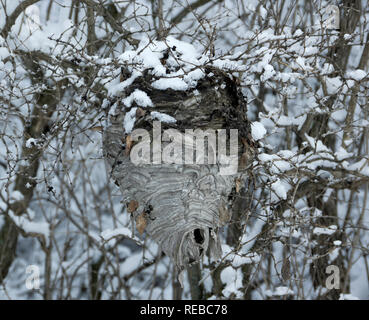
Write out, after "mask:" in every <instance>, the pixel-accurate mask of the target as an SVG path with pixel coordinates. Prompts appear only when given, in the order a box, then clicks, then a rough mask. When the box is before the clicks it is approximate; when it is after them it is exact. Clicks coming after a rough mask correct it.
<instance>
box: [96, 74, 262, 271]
mask: <svg viewBox="0 0 369 320" xmlns="http://www.w3.org/2000/svg"><path fill="white" fill-rule="evenodd" d="M204 71H205V74H206V76H205V77H204V78H203V79H200V80H199V81H198V83H197V86H196V88H193V89H191V90H186V91H176V90H172V89H167V90H158V89H155V88H153V87H152V86H151V83H152V81H153V76H152V75H151V73H150V71H147V72H144V73H143V75H142V76H141V77H138V78H136V79H135V81H134V82H133V83H132V84H131V85H130V86H129V87H127V88H126V89H125V92H124V95H125V96H129V95H130V94H131V93H132V92H133V91H134V90H136V89H139V90H141V91H144V92H145V93H146V94H147V95H148V96H149V97H150V99H151V101H152V102H153V106H152V107H150V108H144V109H140V112H138V111H137V113H136V119H135V123H134V129H137V128H143V129H146V130H147V131H148V132H150V134H152V128H153V121H154V119H153V118H152V116H151V115H150V112H151V111H157V112H160V113H165V114H167V115H169V116H171V117H173V118H175V119H176V120H177V121H176V122H175V123H164V122H163V123H161V126H162V131H164V130H165V129H168V128H175V129H177V130H179V131H181V132H184V129H191V128H193V129H196V128H200V129H203V130H206V129H208V128H212V129H221V128H225V129H235V128H236V129H238V137H239V141H238V149H239V159H240V161H239V166H238V172H237V173H236V174H233V175H220V174H219V165H218V164H214V165H209V164H205V165H196V164H194V165H174V164H161V165H151V164H150V165H147V164H146V165H139V166H137V165H135V164H133V163H132V162H131V160H130V158H129V152H127V150H126V148H127V145H126V142H127V137H128V133H127V132H125V128H124V126H123V122H124V117H125V114H126V113H127V112H129V111H130V110H131V109H132V108H133V107H138V106H137V105H135V103H133V104H132V105H131V107H127V106H125V105H124V103H123V98H116V99H115V100H113V101H112V104H115V107H114V108H115V113H114V115H111V116H110V121H109V125H108V126H107V128H106V129H105V132H104V138H103V151H104V157H105V158H106V160H107V161H108V163H109V164H110V166H111V168H112V171H111V175H112V178H113V179H114V180H115V182H116V184H117V185H119V187H120V190H121V192H122V196H123V201H125V203H127V204H129V203H130V202H131V201H135V202H136V201H137V203H138V206H137V207H136V206H134V209H135V210H134V212H132V215H133V216H134V219H135V220H136V222H137V219H138V218H139V217H140V218H141V219H142V218H144V220H145V221H144V222H145V228H144V231H145V232H146V233H147V235H148V236H149V237H151V238H152V239H153V240H155V241H156V242H157V243H158V244H159V245H160V247H161V249H162V250H163V251H164V253H165V254H166V255H168V256H169V257H171V259H172V261H173V262H174V263H175V265H176V267H177V269H178V270H183V269H184V268H185V267H186V266H188V265H189V264H192V263H196V262H198V261H199V259H200V258H201V257H202V256H203V255H204V254H205V253H206V252H207V251H208V250H209V252H210V255H211V256H212V257H213V258H215V259H219V258H220V257H221V253H222V252H221V245H220V240H219V237H218V230H219V228H220V227H221V226H224V225H226V224H227V223H228V222H229V220H230V218H231V215H232V199H234V197H235V193H236V189H237V188H236V181H237V183H239V184H241V185H242V184H243V182H244V178H245V177H246V168H247V166H248V164H249V163H250V162H252V159H253V155H254V149H255V147H254V142H253V141H252V139H251V136H250V133H249V132H250V125H249V122H248V121H247V119H246V104H245V101H244V99H243V97H242V94H241V93H240V91H239V89H238V87H237V84H236V82H235V81H233V79H232V78H231V77H229V76H228V75H227V74H226V73H225V72H224V71H222V70H218V69H216V68H213V67H212V68H204ZM151 138H152V136H151ZM165 145H166V143H164V142H163V143H162V148H164V147H165ZM205 163H206V159H205Z"/></svg>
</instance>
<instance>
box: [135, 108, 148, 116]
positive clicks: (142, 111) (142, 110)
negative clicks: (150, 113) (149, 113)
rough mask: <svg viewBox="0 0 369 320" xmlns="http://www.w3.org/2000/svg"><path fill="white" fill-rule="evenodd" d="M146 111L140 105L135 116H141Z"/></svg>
mask: <svg viewBox="0 0 369 320" xmlns="http://www.w3.org/2000/svg"><path fill="white" fill-rule="evenodd" d="M145 113H146V111H145V110H144V109H142V108H140V107H138V108H137V110H136V118H141V117H143V116H144V115H145Z"/></svg>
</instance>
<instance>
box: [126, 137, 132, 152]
mask: <svg viewBox="0 0 369 320" xmlns="http://www.w3.org/2000/svg"><path fill="white" fill-rule="evenodd" d="M132 143H133V141H132V137H131V136H130V135H128V136H127V138H126V152H125V153H126V156H128V155H129V153H130V152H131V148H132Z"/></svg>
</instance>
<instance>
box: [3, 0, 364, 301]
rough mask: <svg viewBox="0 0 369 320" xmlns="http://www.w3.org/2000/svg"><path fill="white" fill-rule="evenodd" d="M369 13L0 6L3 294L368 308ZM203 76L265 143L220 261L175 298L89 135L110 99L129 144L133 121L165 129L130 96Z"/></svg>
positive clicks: (104, 1) (302, 6)
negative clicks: (33, 280) (33, 272)
mask: <svg viewBox="0 0 369 320" xmlns="http://www.w3.org/2000/svg"><path fill="white" fill-rule="evenodd" d="M336 4H338V9H339V12H340V19H339V26H340V29H339V30H337V19H332V16H331V14H332V12H333V13H337V12H336V11H335V10H332V7H331V5H336ZM368 17H369V7H368V3H367V1H364V0H355V1H348V0H341V1H328V0H315V1H313V0H311V1H308V0H288V1H284V0H262V1H257V0H252V1H242V0H227V1H222V2H218V1H207V0H204V1H192V0H191V1H182V0H179V1H162V0H157V1H145V0H139V1H119V0H81V1H71V0H65V1H52V0H40V1H37V0H16V1H15V0H3V1H1V2H0V298H1V299H10V298H11V299H28V298H29V299H43V298H44V299H172V298H183V299H191V298H197V299H199V298H201V299H287V298H291V299H356V298H360V299H368V298H369V261H368V247H369V232H368V231H369V229H368V228H369V213H368V210H369V205H368V199H367V197H368V181H369V163H368V161H369V158H368V147H369V145H368V144H369V140H368V126H369V122H368V120H369V118H368V113H369V109H368V98H369V95H368V91H367V90H368V71H367V70H368V65H367V64H368V59H369V36H368V21H367V20H368ZM336 18H337V17H336ZM173 47H175V50H174V51H175V52H176V53H177V54H178V56H175V55H171V54H170V55H169V56H168V57H167V58H166V61H165V64H164V63H163V61H162V59H163V58H164V56H163V52H164V51H165V50H167V49H171V50H173ZM205 66H214V67H217V68H219V69H221V70H223V71H224V72H225V73H227V74H229V75H232V76H233V77H234V79H237V83H238V84H239V86H240V87H241V88H242V93H243V95H244V96H245V98H246V100H247V107H248V112H247V117H248V119H249V120H250V121H252V124H251V134H252V137H253V139H254V140H256V141H258V143H259V146H260V147H259V149H258V154H257V155H256V158H255V161H254V162H253V163H252V167H251V169H252V170H251V172H252V174H250V176H249V178H248V181H247V183H246V184H245V185H242V186H239V191H240V192H239V193H238V199H237V201H238V205H239V206H240V210H239V211H240V212H241V214H239V215H237V216H233V217H232V220H231V223H230V225H229V226H228V227H225V228H224V229H223V230H222V233H221V242H222V251H223V256H222V258H221V259H220V260H212V259H210V257H205V258H204V259H203V261H202V262H201V263H200V265H198V266H196V267H192V268H190V269H189V270H188V276H187V275H185V279H184V288H183V289H182V288H180V286H179V283H178V279H177V275H176V274H175V273H174V271H173V265H172V263H171V261H170V260H169V258H168V257H166V256H165V255H163V254H162V252H161V250H160V248H158V246H157V245H156V244H155V243H154V242H153V241H151V240H150V239H149V238H147V237H146V235H145V233H143V235H140V234H139V233H137V232H136V231H135V230H134V228H135V225H134V224H133V221H132V219H131V217H130V214H129V213H128V212H127V208H126V203H121V194H120V192H119V188H118V187H117V186H116V185H115V184H114V181H113V180H112V179H111V176H110V170H109V168H108V167H107V166H106V163H105V162H104V160H103V157H102V141H101V140H102V135H101V131H102V130H104V128H105V127H106V125H107V121H108V115H111V114H114V112H115V108H116V107H117V105H116V104H117V103H118V102H119V101H123V103H124V104H125V105H126V106H127V107H133V108H132V109H131V111H132V112H130V113H127V114H126V118H125V119H124V123H123V124H122V125H124V127H125V129H126V130H127V131H129V130H130V128H131V129H132V128H133V125H134V121H135V117H136V114H137V110H138V109H144V110H146V112H149V113H150V114H151V116H152V117H153V119H158V120H160V121H162V122H169V123H174V122H175V121H176V119H175V118H174V117H172V116H169V115H167V114H164V113H159V112H156V111H152V110H150V108H152V107H153V101H152V100H151V99H150V97H148V95H147V94H146V93H145V92H143V91H141V90H139V89H137V90H135V91H134V92H133V93H132V94H130V95H129V96H125V95H124V89H125V88H126V87H128V86H130V85H131V84H132V83H133V81H134V80H135V78H137V77H139V76H140V75H142V73H143V72H146V71H147V70H150V72H151V73H152V74H153V75H154V76H155V77H156V80H155V83H153V84H152V85H153V86H154V87H155V88H156V89H159V90H166V89H168V88H169V89H173V90H174V91H183V90H189V89H190V88H193V87H194V86H196V83H197V81H198V80H199V79H201V78H202V77H203V76H204V67H205ZM127 70H128V72H127ZM235 81H236V80H235ZM129 209H130V208H128V210H129ZM30 265H34V266H38V267H39V275H40V281H41V286H40V288H39V289H36V290H32V289H29V288H27V287H26V281H27V279H28V278H29V276H30V274H29V273H27V267H28V266H30ZM332 265H333V266H337V267H338V270H339V281H338V286H339V288H338V289H337V288H336V289H331V287H329V285H327V281H328V280H329V276H330V275H331V272H327V267H329V266H332ZM327 279H328V280H327ZM328 282H331V281H328Z"/></svg>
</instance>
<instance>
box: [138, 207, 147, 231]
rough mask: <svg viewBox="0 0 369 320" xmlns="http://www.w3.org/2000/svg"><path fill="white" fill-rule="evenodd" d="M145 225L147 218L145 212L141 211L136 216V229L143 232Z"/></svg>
mask: <svg viewBox="0 0 369 320" xmlns="http://www.w3.org/2000/svg"><path fill="white" fill-rule="evenodd" d="M146 226H147V220H146V218H145V213H144V212H142V213H141V214H140V215H139V216H138V217H137V218H136V229H137V231H138V232H139V233H140V234H143V233H144V231H145V229H146Z"/></svg>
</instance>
